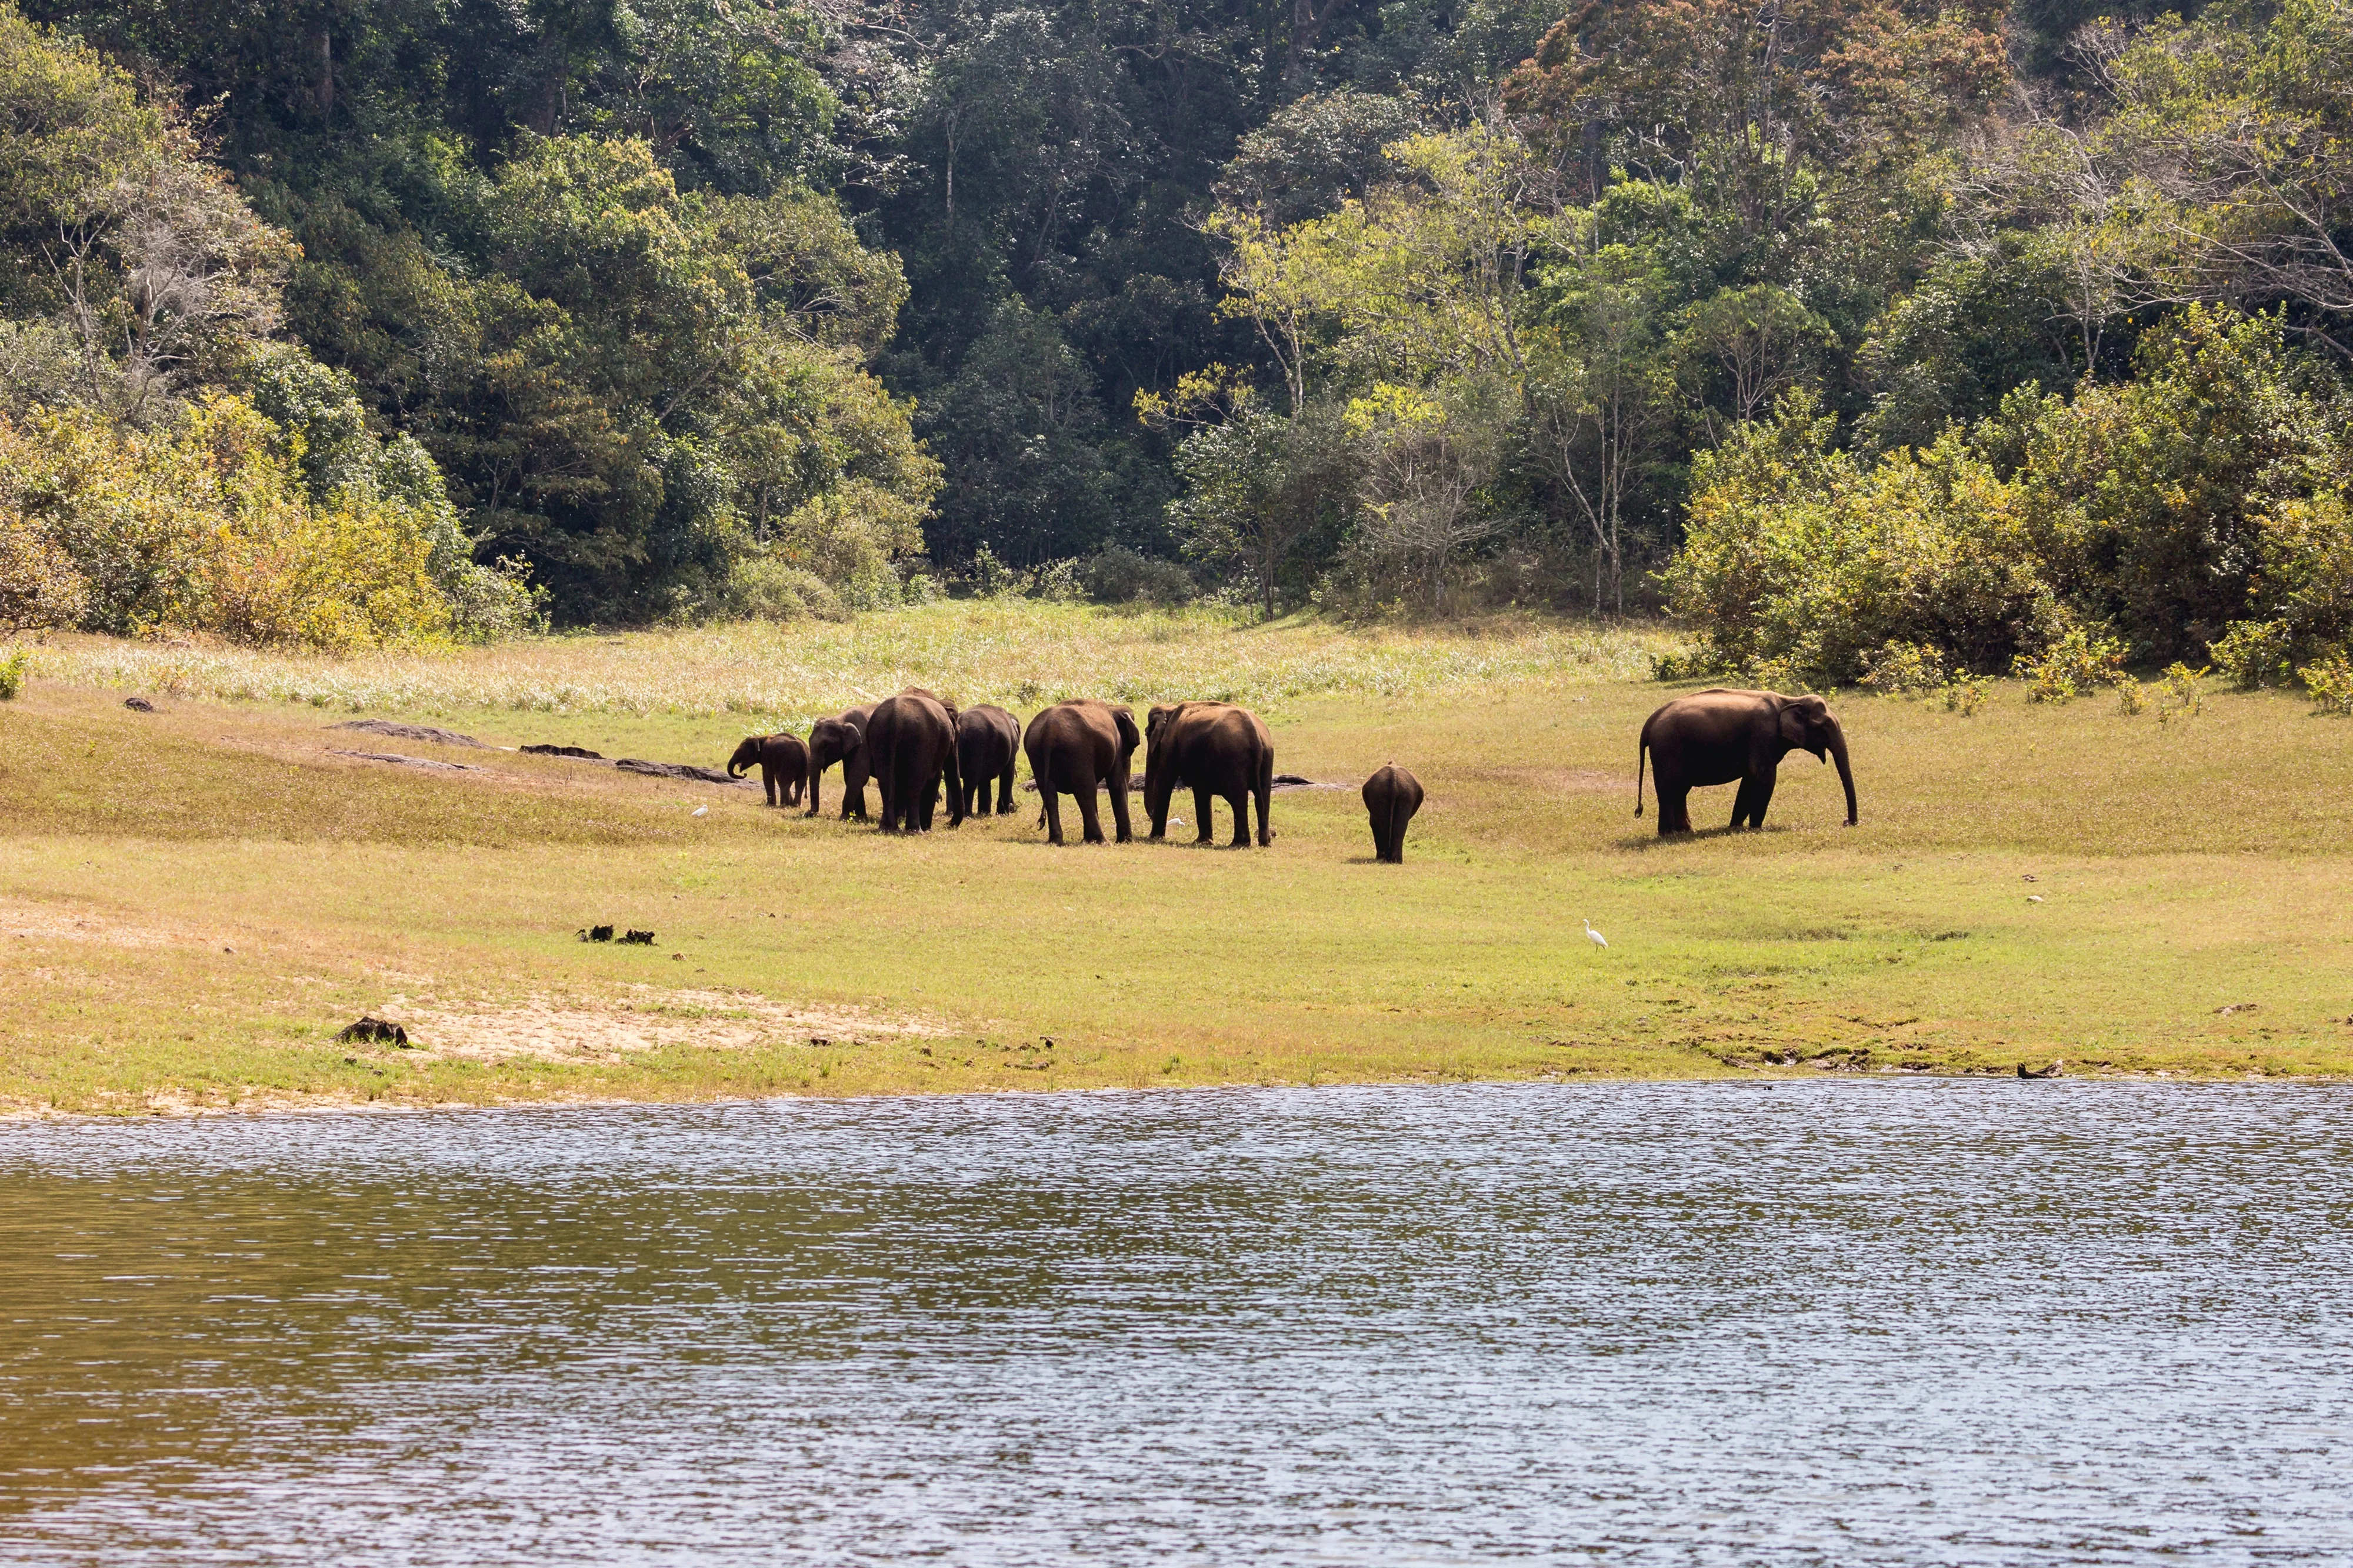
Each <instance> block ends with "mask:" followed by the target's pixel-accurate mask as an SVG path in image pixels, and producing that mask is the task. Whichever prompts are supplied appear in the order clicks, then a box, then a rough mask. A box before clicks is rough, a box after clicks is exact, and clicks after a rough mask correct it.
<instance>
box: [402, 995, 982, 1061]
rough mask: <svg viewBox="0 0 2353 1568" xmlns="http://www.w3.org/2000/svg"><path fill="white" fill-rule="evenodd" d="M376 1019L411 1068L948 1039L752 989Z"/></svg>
mask: <svg viewBox="0 0 2353 1568" xmlns="http://www.w3.org/2000/svg"><path fill="white" fill-rule="evenodd" d="M376 1016H379V1017H383V1018H387V1019H390V1020H391V1021H393V1022H394V1023H396V1024H399V1025H400V1026H402V1027H404V1028H406V1030H407V1031H408V1038H409V1042H410V1047H409V1049H408V1050H406V1051H405V1052H403V1053H402V1056H403V1058H404V1059H406V1060H410V1061H419V1060H422V1061H440V1060H452V1061H481V1062H494V1061H509V1060H512V1059H515V1058H533V1059H536V1060H540V1061H572V1062H577V1061H597V1062H604V1063H607V1064H613V1063H617V1062H619V1061H621V1060H622V1059H623V1058H626V1057H628V1055H629V1054H631V1053H632V1052H638V1051H651V1050H659V1049H661V1048H662V1047H667V1046H699V1047H702V1048H703V1049H705V1050H744V1049H746V1048H748V1047H754V1046H761V1045H770V1044H797V1045H809V1044H824V1045H836V1046H846V1045H863V1044H870V1043H872V1042H875V1041H880V1040H886V1039H909V1038H930V1037H939V1036H944V1035H948V1034H951V1033H954V1030H952V1029H951V1028H950V1026H948V1025H947V1024H946V1023H944V1022H943V1021H941V1020H939V1019H935V1018H922V1017H915V1016H909V1015H904V1014H883V1013H878V1012H874V1011H872V1010H871V1009H868V1008H862V1007H849V1006H816V1005H810V1006H797V1005H792V1004H789V1003H783V1002H777V1001H774V1000H772V999H770V998H768V997H765V996H762V995H760V994H757V993H754V992H748V991H702V990H689V991H657V990H655V989H653V988H652V987H650V986H644V987H638V988H635V989H633V990H632V991H631V992H630V993H629V994H626V995H624V996H621V997H618V998H616V999H613V1000H610V1001H592V1000H583V999H580V998H576V997H564V998H556V997H549V996H533V997H531V998H529V999H527V1000H525V1001H522V1002H519V1003H512V1004H508V1005H499V1006H487V1005H474V1006H457V1005H444V1004H439V1003H433V1002H424V1001H419V1002H414V1003H412V1002H408V1001H406V1000H404V999H400V998H395V999H394V1000H393V1001H392V1002H390V1003H388V1004H386V1005H385V1006H383V1007H380V1008H378V1009H376Z"/></svg>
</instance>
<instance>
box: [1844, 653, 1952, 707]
mask: <svg viewBox="0 0 2353 1568" xmlns="http://www.w3.org/2000/svg"><path fill="white" fill-rule="evenodd" d="M1862 666H1863V669H1862V684H1863V685H1864V686H1865V687H1866V688H1868V689H1871V690H1873V691H1876V692H1878V693H1879V694H1880V695H1881V696H1883V697H1901V696H1905V695H1908V694H1910V693H1912V692H1915V691H1934V690H1936V689H1937V688H1939V687H1941V686H1943V685H1944V684H1945V656H1944V654H1943V653H1942V652H1941V651H1939V650H1938V649H1936V648H1933V647H1921V646H1920V645H1919V644H1918V643H1913V642H1890V643H1883V644H1882V645H1881V646H1880V647H1878V648H1877V649H1875V650H1873V652H1871V653H1867V654H1865V655H1863V656H1862Z"/></svg>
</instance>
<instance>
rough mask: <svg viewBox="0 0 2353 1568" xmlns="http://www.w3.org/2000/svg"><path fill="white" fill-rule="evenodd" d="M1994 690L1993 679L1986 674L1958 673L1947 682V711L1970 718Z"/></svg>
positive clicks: (1983, 704)
mask: <svg viewBox="0 0 2353 1568" xmlns="http://www.w3.org/2000/svg"><path fill="white" fill-rule="evenodd" d="M1992 690H1993V681H1992V680H1991V679H1989V678H1988V677H1986V676H1982V675H1957V676H1955V677H1953V679H1951V680H1949V681H1947V682H1946V683H1945V709H1946V711H1947V712H1951V713H1957V714H1959V715H1960V716H1961V717H1962V718H1964V719H1967V718H1970V717H1972V716H1973V715H1974V714H1975V713H1976V712H1977V710H1978V709H1979V708H1982V707H1984V706H1985V700H1986V697H1987V695H1988V694H1989V692H1991V691H1992Z"/></svg>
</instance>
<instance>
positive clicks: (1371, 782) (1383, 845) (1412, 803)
mask: <svg viewBox="0 0 2353 1568" xmlns="http://www.w3.org/2000/svg"><path fill="white" fill-rule="evenodd" d="M1420 809H1421V781H1420V780H1419V779H1418V778H1416V777H1414V776H1413V775H1412V774H1411V773H1408V772H1406V771H1405V770H1404V769H1403V768H1401V767H1399V766H1398V765H1397V764H1396V763H1389V764H1388V766H1386V767H1384V768H1382V769H1381V771H1380V772H1379V773H1375V774H1374V775H1373V776H1372V777H1371V778H1368V779H1366V781H1365V810H1366V812H1367V813H1368V814H1370V816H1372V819H1373V849H1374V852H1375V853H1376V854H1377V855H1378V856H1379V858H1381V859H1383V860H1385V861H1387V862H1388V864H1390V865H1392V866H1402V865H1404V864H1405V825H1406V824H1407V823H1409V822H1411V821H1412V820H1413V814H1414V813H1415V812H1417V811H1419V810H1420Z"/></svg>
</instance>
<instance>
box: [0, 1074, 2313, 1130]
mask: <svg viewBox="0 0 2353 1568" xmlns="http://www.w3.org/2000/svg"><path fill="white" fill-rule="evenodd" d="M2022 1081H2023V1082H2038V1083H2088V1084H2103V1085H2106V1084H2149V1083H2169V1084H2178V1085H2180V1086H2182V1087H2185V1088H2189V1087H2198V1088H2204V1087H2210V1086H2211V1087H2230V1088H2244V1087H2247V1086H2249V1085H2253V1084H2264V1085H2278V1086H2282V1087H2297V1088H2312V1089H2341V1088H2346V1087H2353V1074H2345V1073H2335V1072H2320V1073H2253V1074H2242V1075H2238V1076H2232V1075H2228V1074H2222V1073H2189V1072H2167V1071H2153V1072H2132V1071H2119V1072H2099V1071H2092V1072H2063V1073H2061V1074H2060V1075H2059V1076H2058V1077H2056V1078H2053V1079H2019V1078H2018V1077H2017V1075H2016V1073H2015V1072H2014V1071H2007V1072H2006V1071H2002V1070H1999V1069H1995V1068H1984V1069H1981V1070H1978V1071H1969V1070H1966V1069H1965V1070H1962V1071H1958V1072H1952V1071H1938V1070H1934V1069H1928V1070H1922V1071H1906V1070H1905V1069H1903V1068H1892V1067H1891V1068H1872V1069H1870V1070H1867V1071H1858V1070H1854V1069H1852V1068H1825V1069H1817V1070H1815V1071H1812V1072H1807V1071H1803V1070H1794V1069H1792V1070H1784V1071H1780V1072H1775V1073H1771V1074H1767V1073H1763V1072H1748V1073H1742V1074H1740V1075H1739V1076H1737V1077H1731V1076H1725V1075H1721V1074H1709V1075H1705V1076H1699V1075H1690V1076H1683V1075H1672V1076H1671V1075H1663V1074H1652V1075H1645V1074H1637V1073H1609V1074H1605V1073H1575V1074H1568V1075H1564V1076H1553V1077H1531V1078H1448V1079H1402V1078H1364V1079H1331V1078H1327V1079H1319V1080H1315V1081H1313V1082H1310V1081H1304V1080H1250V1081H1245V1080H1239V1079H1237V1080H1233V1081H1229V1082H1222V1083H1179V1084H1072V1085H1070V1086H1068V1087H1064V1088H1055V1089H1013V1088H987V1089H919V1088H914V1087H909V1088H905V1089H860V1090H858V1091H857V1092H854V1093H849V1094H811V1093H806V1092H802V1093H796V1092H793V1091H790V1090H784V1091H778V1092H776V1093H770V1094H736V1095H718V1096H712V1097H708V1098H701V1099H675V1098H673V1099H660V1098H650V1097H630V1096H626V1095H596V1096H548V1097H545V1098H538V1099H533V1098H529V1097H515V1098H512V1099H504V1100H487V1101H485V1100H381V1099H380V1100H337V1099H333V1098H331V1097H328V1096H324V1095H319V1096H295V1095H272V1096H269V1102H268V1103H266V1104H251V1103H246V1102H239V1103H236V1104H227V1105H202V1104H185V1105H169V1106H164V1105H147V1106H142V1107H138V1108H135V1109H132V1108H126V1109H123V1110H56V1109H47V1110H44V1109H38V1108H32V1107H26V1106H22V1105H0V1127H11V1126H32V1125H53V1124H60V1123H76V1124H88V1125H92V1126H108V1125H115V1124H120V1123H124V1122H132V1121H204V1120H206V1119H207V1118H216V1119H219V1118H244V1119H250V1118H257V1117H273V1116H278V1117H330V1116H345V1115H356V1116H427V1115H434V1114H447V1113H474V1112H483V1113H488V1112H495V1111H507V1110H636V1109H652V1108H659V1107H669V1108H676V1109H679V1110H690V1109H694V1108H698V1107H709V1106H728V1105H765V1104H774V1103H778V1102H783V1101H796V1102H802V1103H809V1104H818V1103H824V1104H841V1103H846V1102H849V1101H864V1100H1056V1099H1064V1098H1069V1097H1072V1096H1082V1095H1101V1096H1113V1095H1129V1096H1135V1097H1139V1098H1142V1097H1147V1096H1148V1097H1154V1098H1157V1097H1160V1096H1166V1095H1189V1094H1226V1093H1232V1092H1235V1091H1237V1090H1249V1089H1268V1090H1280V1089H1310V1090H1313V1089H1440V1088H1459V1089H1472V1088H1495V1087H1502V1086H1521V1085H1544V1086H1546V1087H1550V1088H1563V1087H1567V1086H1571V1085H1631V1084H1677V1085H1683V1086H1687V1087H1691V1088H1704V1089H1715V1088H1722V1087H1727V1086H1732V1085H1740V1084H1749V1085H1756V1084H1788V1083H1851V1084H1857V1085H1860V1084H1867V1083H1987V1084H1993V1083H2016V1082H2022ZM256 1098H259V1097H256Z"/></svg>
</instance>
